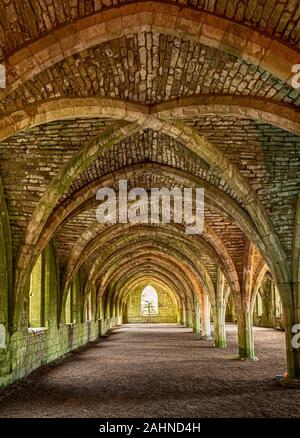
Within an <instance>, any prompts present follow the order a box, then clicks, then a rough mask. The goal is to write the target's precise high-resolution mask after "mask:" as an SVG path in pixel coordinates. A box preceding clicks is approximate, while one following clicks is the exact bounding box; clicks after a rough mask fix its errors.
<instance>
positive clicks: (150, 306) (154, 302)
mask: <svg viewBox="0 0 300 438" xmlns="http://www.w3.org/2000/svg"><path fill="white" fill-rule="evenodd" d="M157 314H158V295H157V292H156V289H155V288H154V287H153V286H151V285H150V284H149V285H148V286H146V287H145V288H144V289H143V291H142V295H141V315H142V316H153V315H157Z"/></svg>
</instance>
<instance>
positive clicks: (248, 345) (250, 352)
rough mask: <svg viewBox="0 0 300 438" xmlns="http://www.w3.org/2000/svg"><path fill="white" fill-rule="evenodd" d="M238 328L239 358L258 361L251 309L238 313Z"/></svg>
mask: <svg viewBox="0 0 300 438" xmlns="http://www.w3.org/2000/svg"><path fill="white" fill-rule="evenodd" d="M237 326H238V346H239V358H240V359H252V360H256V359H257V358H256V357H255V353H254V341H253V318H252V312H251V311H250V310H249V309H243V310H241V311H239V312H237Z"/></svg>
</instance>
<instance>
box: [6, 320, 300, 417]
mask: <svg viewBox="0 0 300 438" xmlns="http://www.w3.org/2000/svg"><path fill="white" fill-rule="evenodd" d="M227 332H228V343H229V347H228V348H227V349H224V350H222V349H215V348H213V347H212V342H211V341H200V340H198V339H196V336H195V335H194V334H193V333H191V331H190V330H189V329H185V328H182V327H179V326H175V325H173V326H170V325H151V324H147V325H127V326H123V327H121V328H119V329H116V330H114V331H113V333H112V334H111V335H110V336H109V337H108V338H106V339H103V340H101V342H98V343H94V344H92V345H91V346H89V347H88V348H86V349H83V350H81V351H78V352H76V353H73V354H71V355H69V356H68V357H66V358H64V359H60V360H59V361H56V362H55V363H52V364H50V365H48V366H46V367H44V368H43V369H40V370H38V371H37V372H35V373H33V374H32V375H31V376H29V377H28V378H26V379H24V380H22V381H21V382H19V383H17V384H14V385H12V386H11V387H9V388H7V389H6V390H4V391H2V392H0V417H242V416H247V417H258V416H259V417H293V416H294V417H299V416H300V391H298V390H294V389H287V388H282V387H280V386H278V385H277V384H276V383H275V382H274V376H275V375H276V374H278V373H282V372H284V371H285V358H284V357H285V355H284V334H283V333H282V332H278V331H275V330H271V329H261V328H256V329H255V346H256V352H257V356H258V357H259V359H260V360H259V361H257V362H253V361H246V362H242V361H237V360H233V358H234V355H235V352H236V328H235V327H234V326H232V325H229V326H228V327H227Z"/></svg>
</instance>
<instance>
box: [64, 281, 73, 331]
mask: <svg viewBox="0 0 300 438" xmlns="http://www.w3.org/2000/svg"><path fill="white" fill-rule="evenodd" d="M73 306H74V294H73V287H72V286H71V287H70V289H69V290H68V294H67V299H66V307H65V323H66V324H72V323H73V322H74V317H73V315H74V312H73Z"/></svg>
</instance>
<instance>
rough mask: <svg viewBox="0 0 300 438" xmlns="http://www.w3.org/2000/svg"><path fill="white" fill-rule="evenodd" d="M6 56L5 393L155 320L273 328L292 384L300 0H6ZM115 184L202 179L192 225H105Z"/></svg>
mask: <svg viewBox="0 0 300 438" xmlns="http://www.w3.org/2000/svg"><path fill="white" fill-rule="evenodd" d="M0 63H1V64H3V65H4V66H5V70H6V86H5V88H1V89H0V176H1V180H0V208H1V215H0V324H1V348H0V360H1V362H0V363H1V368H0V385H1V386H2V387H4V386H7V385H9V384H10V383H12V382H14V381H16V380H17V379H20V378H21V377H24V376H26V375H28V374H29V373H30V372H31V371H33V370H34V369H36V368H38V367H40V366H41V365H44V364H47V363H49V362H51V361H53V360H55V359H57V358H59V357H61V356H63V355H65V354H66V353H68V352H70V351H72V350H75V349H77V348H78V347H80V346H83V345H85V344H87V343H88V342H89V341H94V340H97V339H98V338H100V336H103V335H105V334H106V333H108V332H109V331H110V330H111V329H112V328H114V327H116V326H119V325H121V324H124V323H126V322H134V323H138V322H149V321H150V322H152V323H154V322H169V323H179V324H183V325H185V326H187V327H190V328H192V329H193V331H194V332H196V333H198V338H201V339H211V341H210V342H211V345H213V346H214V347H215V348H224V349H225V348H226V323H230V324H236V327H237V333H238V336H237V341H236V353H237V355H238V356H239V357H240V358H241V359H250V360H249V361H247V364H248V363H249V364H250V365H249V366H252V365H251V363H252V362H251V359H256V350H255V342H254V341H255V339H254V336H253V326H261V327H269V328H274V333H278V332H275V329H277V330H282V331H283V330H285V338H286V344H285V345H286V347H285V351H284V349H283V350H282V352H281V354H282V357H285V358H286V375H285V378H284V380H283V382H284V383H286V384H287V385H288V384H291V385H295V386H296V385H297V384H299V379H300V349H299V348H295V343H292V338H293V336H294V333H293V331H292V330H293V327H294V325H295V324H299V323H300V280H299V277H300V275H299V274H300V202H299V189H300V113H299V110H298V108H299V106H300V94H299V91H298V90H297V89H296V88H295V87H292V82H291V81H292V78H293V73H292V71H293V70H292V69H293V66H294V65H295V64H299V63H300V6H299V2H297V1H294V0H278V1H277V0H273V1H268V0H249V1H244V0H241V1H236V0H212V1H206V0H205V1H204V0H203V1H201V0H183V1H179V0H178V1H177V0H172V1H168V2H166V1H134V2H133V1H131V0H126V1H119V0H116V1H112V0H93V1H79V0H78V1H77V0H48V1H44V0H28V1H26V2H20V1H18V0H5V1H0ZM121 179H126V180H127V181H128V186H129V189H130V188H132V187H143V188H145V189H146V190H150V189H151V188H152V187H157V188H161V187H167V188H170V189H171V188H173V187H181V188H182V187H192V188H193V187H203V188H204V193H205V221H204V229H203V232H202V234H201V235H188V234H186V233H185V230H184V227H183V226H182V225H181V224H174V223H169V224H164V223H159V224H150V223H149V224H141V223H140V224H130V223H128V224H123V223H117V224H100V223H99V222H98V221H97V220H96V215H95V211H96V208H97V201H96V192H97V190H98V189H99V188H100V187H111V188H117V184H118V181H119V180H121ZM147 287H148V288H149V287H152V288H154V290H155V292H156V293H157V298H156V300H155V299H154V298H153V297H154V296H155V295H153V290H152V295H151V294H150V295H149V296H150V298H149V297H148V298H147V297H145V296H144V297H143V295H142V294H143V291H144V289H145V288H147ZM151 297H152V298H151ZM143 303H144V304H143ZM143 309H144V310H143ZM193 336H196V335H193ZM201 339H199V343H201ZM199 345H200V344H199ZM296 347H297V346H296ZM257 356H258V359H259V355H257ZM116 360H117V358H116ZM228 361H230V357H228ZM247 364H246V365H247ZM273 377H274V375H273V374H272V373H270V379H272V378H273Z"/></svg>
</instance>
